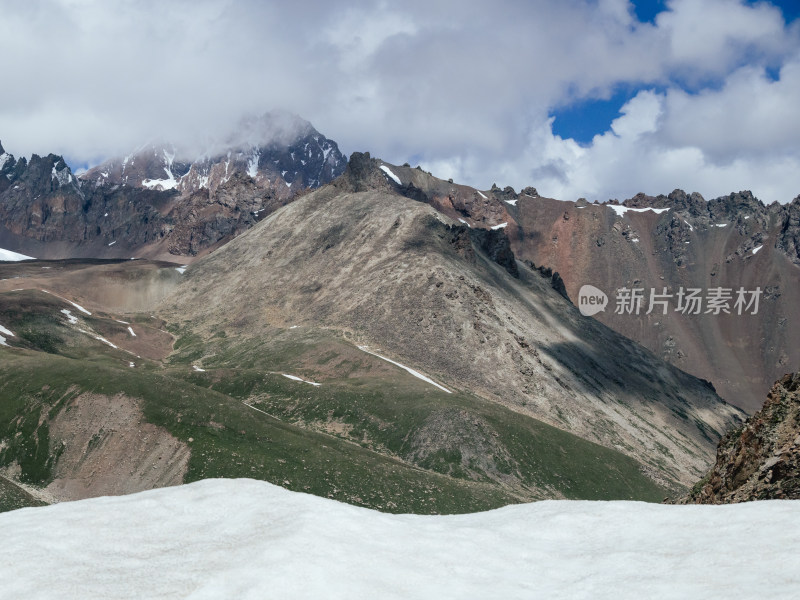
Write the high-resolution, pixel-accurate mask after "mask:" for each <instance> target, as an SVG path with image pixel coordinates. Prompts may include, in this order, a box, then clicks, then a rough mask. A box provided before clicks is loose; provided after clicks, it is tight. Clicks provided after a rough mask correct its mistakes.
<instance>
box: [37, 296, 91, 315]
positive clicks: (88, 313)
mask: <svg viewBox="0 0 800 600" xmlns="http://www.w3.org/2000/svg"><path fill="white" fill-rule="evenodd" d="M41 291H43V292H44V293H45V294H50V295H51V296H55V297H56V298H58V299H59V300H63V301H64V302H66V303H68V304H71V305H72V306H74V307H75V308H77V309H78V310H79V311H81V312H82V313H84V314H86V315H89V316H90V317H91V316H92V313H90V312H89V311H88V310H86V309H85V308H83V307H82V306H81V305H80V304H75V303H74V302H73V301H72V300H67V299H66V298H62V297H61V296H59V295H58V294H54V293H53V292H48V291H47V290H41Z"/></svg>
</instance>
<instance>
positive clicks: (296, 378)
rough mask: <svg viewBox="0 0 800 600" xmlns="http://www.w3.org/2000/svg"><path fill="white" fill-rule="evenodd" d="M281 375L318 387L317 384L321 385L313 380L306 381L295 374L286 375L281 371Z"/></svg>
mask: <svg viewBox="0 0 800 600" xmlns="http://www.w3.org/2000/svg"><path fill="white" fill-rule="evenodd" d="M281 375H283V376H284V377H286V378H287V379H291V380H292V381H300V382H302V383H308V384H310V385H313V386H316V387H319V386H321V385H322V384H321V383H315V382H313V381H306V380H305V379H301V378H300V377H297V376H296V375H287V374H286V373H281Z"/></svg>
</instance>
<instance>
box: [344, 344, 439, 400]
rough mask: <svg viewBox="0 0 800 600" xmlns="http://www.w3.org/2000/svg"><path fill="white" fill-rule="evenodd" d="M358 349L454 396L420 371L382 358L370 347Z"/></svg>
mask: <svg viewBox="0 0 800 600" xmlns="http://www.w3.org/2000/svg"><path fill="white" fill-rule="evenodd" d="M358 349H359V350H362V351H364V352H366V353H367V354H372V355H373V356H377V357H378V358H380V359H382V360H385V361H386V362H389V363H392V364H393V365H395V366H398V367H400V368H401V369H405V370H406V371H408V372H409V373H411V374H412V375H413V376H414V377H416V378H418V379H422V381H425V382H427V383H430V384H431V385H435V386H436V387H437V388H439V389H440V390H442V391H445V392H447V393H448V394H452V393H453V392H451V391H450V390H448V389H447V388H446V387H442V386H441V385H439V384H438V383H436V382H435V381H434V380H433V379H431V378H430V377H426V376H425V375H423V374H422V373H420V372H419V371H415V370H414V369H412V368H411V367H407V366H405V365H401V364H400V363H399V362H395V361H393V360H392V359H391V358H386V357H385V356H381V355H380V354H376V353H375V352H373V351H372V350H370V349H369V347H368V346H359V347H358Z"/></svg>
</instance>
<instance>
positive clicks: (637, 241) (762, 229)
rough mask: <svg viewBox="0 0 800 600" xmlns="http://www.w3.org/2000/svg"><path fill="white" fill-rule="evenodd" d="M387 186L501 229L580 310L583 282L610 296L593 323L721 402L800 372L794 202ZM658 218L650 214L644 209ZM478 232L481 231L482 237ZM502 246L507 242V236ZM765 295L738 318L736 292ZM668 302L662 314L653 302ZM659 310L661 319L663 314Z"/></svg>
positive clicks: (756, 394) (798, 202)
mask: <svg viewBox="0 0 800 600" xmlns="http://www.w3.org/2000/svg"><path fill="white" fill-rule="evenodd" d="M378 163H379V164H381V165H383V166H385V167H386V168H388V169H389V170H390V171H391V172H392V173H393V174H394V175H395V176H396V177H397V178H398V179H399V181H400V183H399V184H398V183H397V182H394V181H393V180H392V179H391V178H390V177H389V176H388V175H386V176H384V178H383V182H382V184H383V185H385V186H387V187H389V188H391V189H392V190H393V191H395V192H397V193H400V194H402V195H404V196H406V197H408V198H412V199H415V200H419V201H422V202H426V203H428V204H430V205H431V206H433V207H434V208H436V209H437V210H438V211H440V212H441V213H444V214H445V215H447V216H449V217H451V218H453V219H455V220H457V221H459V222H460V223H462V224H463V225H465V226H468V227H471V228H475V229H481V230H492V229H500V228H502V231H503V232H505V234H506V236H507V239H508V240H509V247H510V250H511V251H513V254H514V255H515V256H516V257H517V258H518V259H520V260H523V261H524V262H525V263H526V264H527V265H528V266H530V267H531V268H537V269H538V270H539V271H540V273H541V274H542V275H543V276H545V277H548V278H551V277H552V285H553V286H554V288H555V289H557V290H558V291H559V292H560V293H561V294H562V295H563V296H565V297H567V298H570V299H571V300H572V301H573V302H575V303H577V301H578V292H579V290H580V289H581V287H582V286H583V285H586V284H590V285H593V286H595V287H597V288H599V289H601V290H603V291H604V292H605V293H606V295H607V296H608V298H609V304H608V306H607V308H606V310H605V311H603V312H600V313H598V314H597V315H595V318H596V319H597V320H599V321H601V322H602V323H604V324H606V325H608V326H609V327H611V328H613V329H615V330H616V331H618V332H619V333H622V334H623V335H625V336H626V337H629V338H631V339H633V340H636V341H637V342H639V343H640V344H642V345H644V346H645V347H647V348H648V349H650V350H651V351H652V352H654V353H655V354H657V355H658V356H660V357H661V358H663V359H665V360H667V361H668V362H670V363H672V364H674V365H675V366H677V367H679V368H681V369H683V370H685V371H687V372H689V373H692V374H693V375H696V376H698V377H700V378H702V379H705V380H707V381H710V382H712V383H713V385H714V387H715V388H716V390H717V392H718V393H719V394H720V395H721V396H722V397H723V398H725V399H726V400H727V401H729V402H731V403H733V404H735V405H736V406H739V407H740V408H742V409H744V410H746V411H748V412H751V413H752V412H754V411H755V410H757V409H758V408H759V406H760V403H759V400H758V399H759V398H763V396H764V394H765V393H766V392H767V390H768V389H769V387H770V386H771V385H772V382H774V381H775V380H776V379H777V378H778V377H780V375H781V374H782V373H784V372H785V371H786V370H787V368H788V366H789V365H793V364H800V346H798V345H797V344H796V343H794V339H793V338H792V335H791V332H792V331H797V330H800V308H798V307H800V271H798V268H800V197H798V198H795V199H794V200H793V201H792V202H791V203H789V204H786V205H781V204H778V203H774V204H772V205H769V206H765V205H764V204H763V203H761V202H760V201H759V200H758V199H757V198H755V197H754V196H753V195H752V193H750V192H749V191H743V192H738V193H733V194H729V195H728V196H722V197H720V198H715V199H713V200H709V201H706V200H705V199H704V198H703V197H702V196H701V195H700V194H697V193H692V194H687V193H685V192H683V191H682V190H675V191H673V192H672V193H670V194H669V195H666V196H664V195H661V196H647V195H645V194H638V195H636V196H634V197H633V198H630V199H629V200H627V201H625V202H624V203H623V204H621V205H620V204H618V203H613V204H612V203H609V204H604V205H599V204H589V203H588V202H586V201H585V200H583V199H581V200H578V201H577V202H564V201H560V200H554V199H551V198H543V197H541V196H540V195H539V193H538V192H537V191H536V189H535V188H532V187H528V188H525V189H523V190H522V191H521V192H520V193H516V192H515V191H514V190H513V189H512V188H510V187H506V188H504V189H500V188H499V187H497V186H492V188H491V189H489V190H485V191H480V190H476V189H474V188H470V187H468V186H462V185H458V184H454V183H452V182H447V181H443V180H441V179H437V178H436V177H433V176H432V175H431V174H430V173H426V172H425V171H422V170H421V169H420V168H418V167H417V168H411V167H409V166H407V165H405V166H402V167H398V166H394V165H387V164H386V163H383V162H381V161H378ZM651 208H652V209H653V210H649V209H651ZM478 235H483V234H478ZM504 237H505V236H504ZM716 288H722V289H723V290H724V293H728V294H730V296H731V299H730V301H729V302H728V303H727V307H726V309H725V310H727V312H725V310H721V311H720V312H719V314H716V313H715V312H714V311H712V312H710V313H709V312H707V309H708V305H707V304H703V306H702V308H701V310H700V312H699V313H698V314H694V313H693V312H691V311H681V310H678V308H679V305H678V301H679V294H680V293H681V290H683V293H684V294H685V293H687V292H688V291H689V290H691V289H694V290H700V293H701V295H702V296H704V299H705V297H706V296H708V295H709V293H710V290H713V289H716ZM623 289H639V290H641V294H642V302H641V308H640V310H639V312H638V314H636V313H635V312H633V313H628V312H622V311H620V312H619V313H618V312H617V309H618V301H617V299H618V296H619V293H620V292H619V290H623ZM740 289H741V290H743V291H744V292H745V293H746V294H745V296H744V299H745V300H746V301H748V302H749V301H750V300H752V295H751V294H750V292H756V291H757V290H760V295H759V296H758V306H757V307H756V306H755V304H753V305H751V306H750V309H749V310H744V309H745V308H746V305H743V306H742V309H743V310H742V314H738V310H737V308H736V307H735V301H736V299H737V294H738V291H739V290H740ZM651 293H653V294H666V296H665V298H668V301H667V305H666V307H665V306H663V305H657V304H654V305H653V307H654V310H652V311H650V312H649V313H648V310H649V309H650V294H651ZM665 308H666V312H665Z"/></svg>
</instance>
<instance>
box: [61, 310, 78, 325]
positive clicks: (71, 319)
mask: <svg viewBox="0 0 800 600" xmlns="http://www.w3.org/2000/svg"><path fill="white" fill-rule="evenodd" d="M61 312H62V313H63V314H64V315H66V317H67V321H68V322H69V324H70V325H77V323H78V317H76V316H75V315H73V314H72V311H71V310H67V309H66V308H62V309H61Z"/></svg>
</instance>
